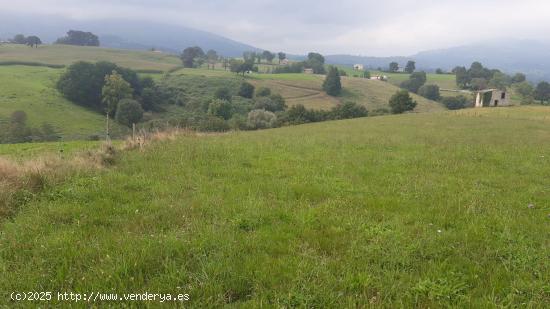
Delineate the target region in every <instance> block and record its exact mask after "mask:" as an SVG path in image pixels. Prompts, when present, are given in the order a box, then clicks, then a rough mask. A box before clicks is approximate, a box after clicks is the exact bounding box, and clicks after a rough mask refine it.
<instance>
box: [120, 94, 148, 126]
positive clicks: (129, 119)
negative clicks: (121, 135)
mask: <svg viewBox="0 0 550 309" xmlns="http://www.w3.org/2000/svg"><path fill="white" fill-rule="evenodd" d="M141 119H143V109H142V108H141V105H140V104H139V102H138V101H136V100H132V99H128V98H125V99H122V100H120V101H119V102H118V104H117V108H116V113H115V120H116V121H117V122H118V123H120V124H123V125H126V126H129V127H131V126H132V124H134V123H138V122H140V121H141Z"/></svg>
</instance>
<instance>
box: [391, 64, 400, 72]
mask: <svg viewBox="0 0 550 309" xmlns="http://www.w3.org/2000/svg"><path fill="white" fill-rule="evenodd" d="M389 69H390V72H397V71H399V63H397V62H392V63H390V67H389Z"/></svg>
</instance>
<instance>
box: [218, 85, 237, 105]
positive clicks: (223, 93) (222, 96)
mask: <svg viewBox="0 0 550 309" xmlns="http://www.w3.org/2000/svg"><path fill="white" fill-rule="evenodd" d="M214 98H216V99H219V100H225V101H227V102H231V99H232V98H233V95H232V94H231V90H229V88H227V87H222V88H218V89H217V90H216V92H215V93H214Z"/></svg>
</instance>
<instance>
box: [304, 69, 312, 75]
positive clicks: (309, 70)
mask: <svg viewBox="0 0 550 309" xmlns="http://www.w3.org/2000/svg"><path fill="white" fill-rule="evenodd" d="M304 73H305V74H313V69H304Z"/></svg>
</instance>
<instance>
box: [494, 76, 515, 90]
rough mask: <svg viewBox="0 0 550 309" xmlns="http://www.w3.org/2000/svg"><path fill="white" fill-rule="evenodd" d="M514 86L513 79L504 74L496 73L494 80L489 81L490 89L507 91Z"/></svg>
mask: <svg viewBox="0 0 550 309" xmlns="http://www.w3.org/2000/svg"><path fill="white" fill-rule="evenodd" d="M511 84H512V78H511V77H510V76H508V75H506V74H504V73H502V72H495V74H494V75H493V78H491V80H489V83H488V87H490V88H496V89H500V90H506V88H508V87H509V86H510V85H511Z"/></svg>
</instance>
